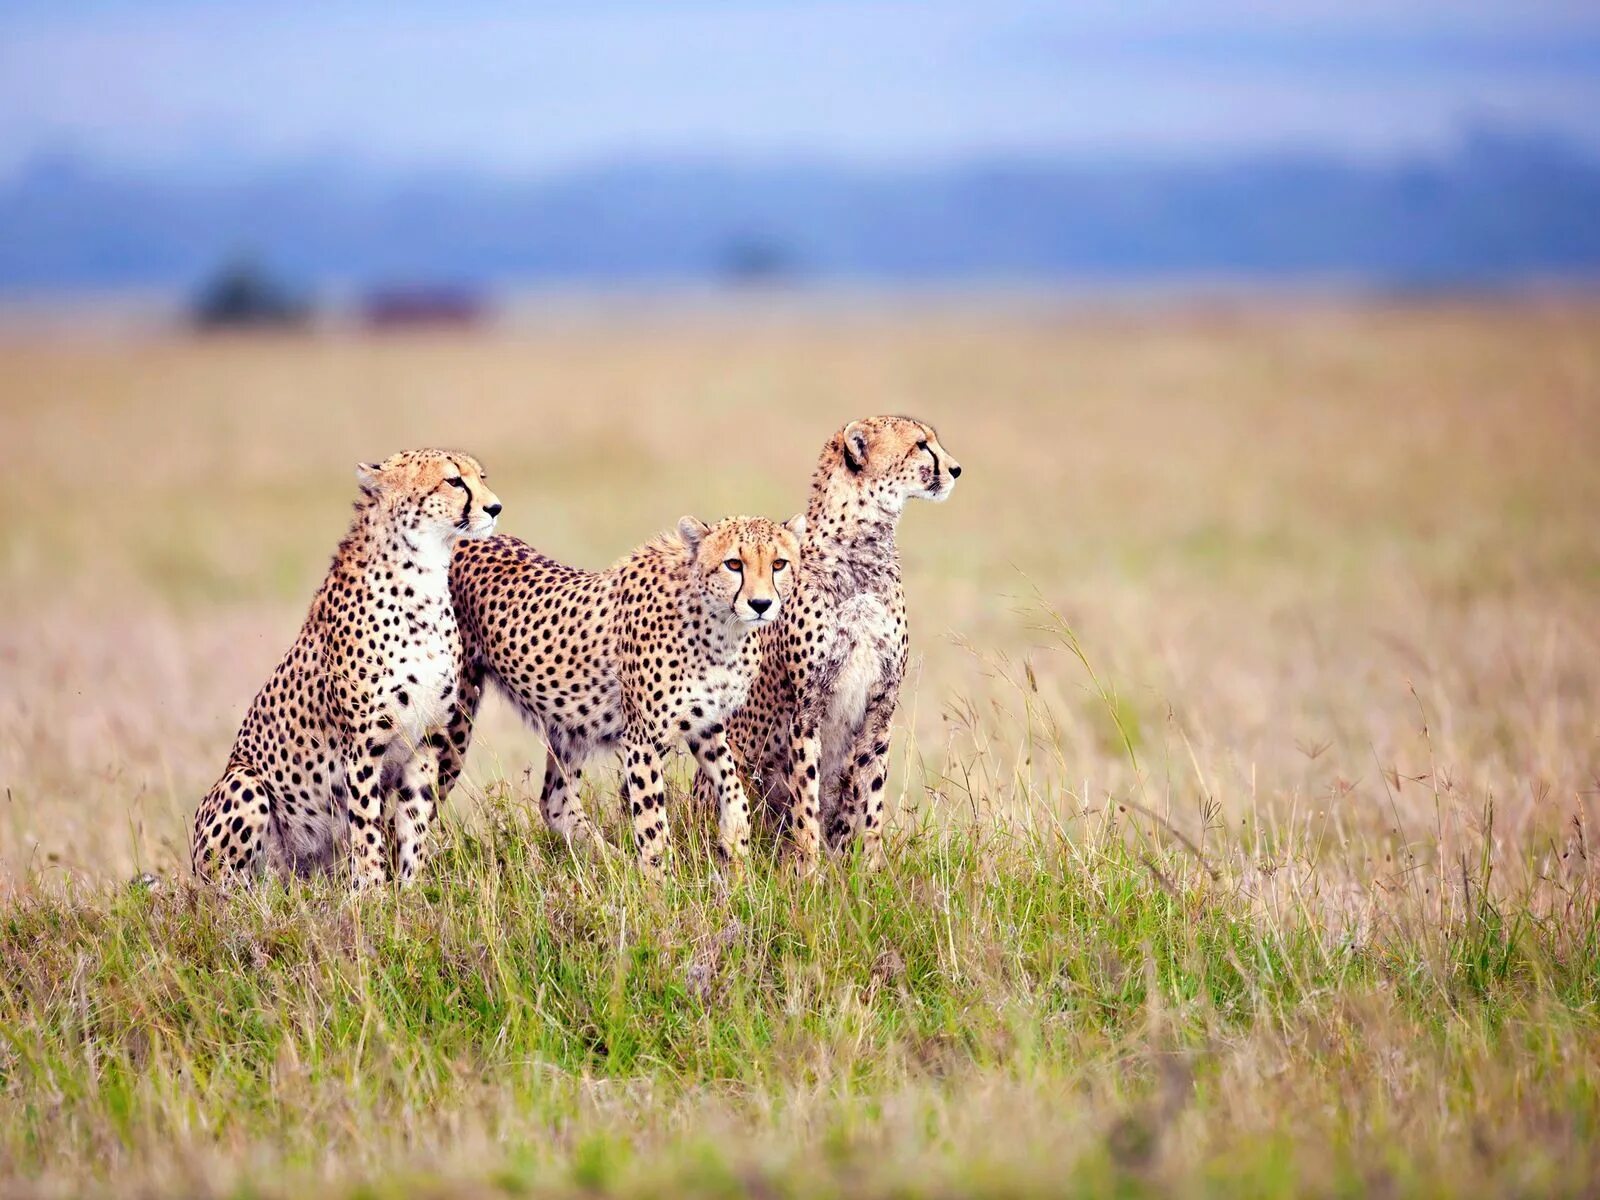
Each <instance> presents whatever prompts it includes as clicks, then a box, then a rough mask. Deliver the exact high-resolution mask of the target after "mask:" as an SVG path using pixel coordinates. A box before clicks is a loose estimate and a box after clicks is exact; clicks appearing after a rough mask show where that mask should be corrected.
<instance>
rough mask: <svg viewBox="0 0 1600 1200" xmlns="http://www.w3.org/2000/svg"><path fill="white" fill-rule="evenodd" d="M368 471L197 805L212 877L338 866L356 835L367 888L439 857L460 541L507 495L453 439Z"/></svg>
mask: <svg viewBox="0 0 1600 1200" xmlns="http://www.w3.org/2000/svg"><path fill="white" fill-rule="evenodd" d="M357 479H358V481H359V482H360V485H361V497H360V499H359V500H358V501H357V502H356V515H355V520H354V521H353V522H352V524H351V526H350V532H349V533H348V534H347V535H346V536H345V538H344V540H343V541H342V542H341V543H340V544H339V549H338V551H337V552H336V553H335V554H334V557H333V565H332V567H331V568H330V569H329V571H328V575H327V578H326V579H325V580H324V581H323V584H322V587H321V589H320V590H319V591H318V592H317V594H316V597H315V599H313V600H312V602H311V612H310V615H308V616H307V617H306V621H305V624H304V626H302V628H301V630H300V635H299V637H297V638H296V639H295V641H294V644H293V645H292V646H291V647H290V648H289V652H288V653H287V654H286V655H284V658H283V661H282V662H280V663H279V664H278V667H277V669H276V670H274V671H273V673H272V678H271V679H269V680H268V681H267V684H266V686H265V687H263V688H262V689H261V691H260V692H259V693H258V694H257V695H256V698H255V700H254V702H253V703H252V704H251V705H250V710H249V712H248V713H247V714H246V715H245V719H244V724H243V725H242V726H241V727H240V729H239V734H238V737H237V739H236V740H235V741H234V744H233V752H232V753H231V754H230V755H229V756H228V765H227V769H226V770H225V771H224V772H223V775H222V778H221V779H220V780H218V781H217V784H216V786H215V787H213V788H212V789H211V791H210V792H209V793H208V794H207V795H206V798H205V799H204V801H202V802H201V804H200V809H199V811H198V812H197V813H196V814H195V819H194V831H193V836H192V838H191V841H190V861H191V864H192V866H193V868H194V871H195V873H196V875H199V876H201V877H210V878H228V877H234V876H239V875H251V874H255V873H258V872H259V871H261V870H262V869H264V868H267V867H271V868H274V869H278V870H281V871H285V872H293V873H300V874H303V873H306V872H309V871H311V870H313V869H317V868H328V867H332V866H333V865H334V864H335V863H336V862H337V860H338V854H339V849H340V847H341V845H343V844H344V843H345V841H346V840H347V839H348V843H349V861H350V878H351V886H352V888H353V889H355V890H357V891H359V890H361V889H363V888H366V887H370V886H372V885H374V884H377V883H380V882H382V880H383V879H384V874H385V870H386V868H392V869H393V870H394V872H395V875H396V877H397V878H398V879H399V881H400V882H401V884H406V883H409V882H411V880H412V879H413V878H414V877H415V876H416V873H417V872H418V870H420V869H421V867H422V865H423V863H424V861H425V859H426V855H427V838H428V829H429V825H430V823H431V821H432V818H433V812H434V805H435V788H436V786H437V784H438V776H439V758H440V752H441V750H442V749H443V748H444V746H445V744H446V743H445V739H444V736H443V734H444V728H445V725H446V722H447V721H448V720H449V717H450V715H451V713H452V712H453V710H454V707H455V700H456V682H457V679H458V677H459V675H460V671H461V638H460V634H459V632H458V631H457V628H456V620H455V615H454V612H453V610H452V608H451V604H450V589H449V564H450V549H451V547H452V545H453V544H454V543H455V542H456V541H457V540H458V539H462V538H475V537H482V536H485V535H487V534H489V533H490V532H492V531H493V529H494V523H495V518H496V517H497V516H498V515H499V513H500V501H499V500H498V499H497V498H496V497H495V495H494V493H493V492H491V491H489V489H488V487H487V485H486V484H485V483H484V476H483V468H482V467H481V466H479V464H478V462H477V460H476V459H474V458H472V457H471V456H469V455H466V454H455V453H449V452H446V451H443V450H413V451H407V452H404V453H401V454H396V455H394V456H393V457H391V458H388V459H386V460H385V461H383V462H382V463H376V464H374V463H363V464H361V465H360V466H359V467H358V469H357ZM391 839H392V843H391Z"/></svg>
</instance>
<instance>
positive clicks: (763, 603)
mask: <svg viewBox="0 0 1600 1200" xmlns="http://www.w3.org/2000/svg"><path fill="white" fill-rule="evenodd" d="M748 603H749V605H750V611H751V612H753V613H755V614H756V616H758V617H759V616H760V615H761V614H762V613H764V612H766V611H767V609H769V608H771V607H772V601H771V600H751V601H749V602H748Z"/></svg>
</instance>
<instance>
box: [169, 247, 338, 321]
mask: <svg viewBox="0 0 1600 1200" xmlns="http://www.w3.org/2000/svg"><path fill="white" fill-rule="evenodd" d="M191 312H192V318H193V321H194V324H195V326H196V327H197V328H199V329H241V328H252V327H253V328H262V327H267V328H275V329H285V328H298V327H299V326H302V325H305V324H306V323H307V322H308V321H310V319H311V309H310V306H309V305H308V304H307V303H306V302H305V301H304V300H303V299H301V298H300V297H298V296H296V295H294V294H293V293H291V292H290V291H289V290H288V288H286V287H285V286H284V285H283V284H282V283H280V282H279V281H278V280H276V279H274V278H273V277H272V276H271V275H270V274H268V273H267V272H266V271H265V270H264V269H263V268H262V267H261V266H260V264H259V263H257V262H255V261H254V260H253V259H250V258H238V259H235V260H233V261H232V262H230V263H228V264H227V265H225V266H224V267H223V268H222V269H221V270H220V271H218V272H217V274H216V275H214V276H213V277H212V278H211V279H210V280H209V281H208V282H207V283H206V284H205V285H204V286H203V287H202V288H201V289H200V292H199V294H198V295H197V296H196V297H195V300H194V305H193V308H192V310H191Z"/></svg>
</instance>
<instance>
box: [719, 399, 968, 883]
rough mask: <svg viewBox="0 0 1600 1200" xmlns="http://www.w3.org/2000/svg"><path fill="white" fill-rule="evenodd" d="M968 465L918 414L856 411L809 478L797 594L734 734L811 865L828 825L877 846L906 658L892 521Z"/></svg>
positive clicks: (834, 842) (771, 639) (946, 491)
mask: <svg viewBox="0 0 1600 1200" xmlns="http://www.w3.org/2000/svg"><path fill="white" fill-rule="evenodd" d="M960 475H961V464H960V463H958V462H956V460H955V459H953V458H951V457H950V454H949V452H948V451H946V450H945V448H944V447H943V446H942V445H941V444H940V443H939V435H938V434H937V433H935V432H934V429H933V426H931V425H929V424H927V423H926V422H923V421H918V420H915V419H913V418H911V417H869V418H867V419H866V420H862V421H852V422H851V423H850V424H849V425H846V426H845V427H844V428H843V429H841V430H839V431H838V432H837V433H835V434H834V435H833V437H832V438H830V439H829V441H828V444H827V445H826V446H824V447H823V449H822V456H821V458H820V460H819V461H818V463H817V469H816V472H815V473H814V474H813V476H812V480H811V498H810V501H809V502H808V504H807V507H806V532H805V537H804V538H803V539H802V546H801V555H800V568H799V574H798V577H797V579H796V580H795V585H794V587H795V594H794V595H793V596H792V597H791V598H790V600H789V603H788V604H787V605H785V607H784V615H783V619H782V620H780V621H779V622H778V623H777V625H775V626H773V627H772V628H770V629H764V630H762V632H761V651H762V662H761V674H760V677H759V678H758V679H757V680H756V684H755V687H754V688H752V689H751V694H750V699H749V702H748V703H747V704H746V705H745V707H744V708H743V709H742V710H741V711H740V712H739V713H738V714H736V715H735V717H734V719H733V721H732V723H731V728H730V731H729V742H730V744H731V745H732V747H733V751H734V753H735V755H737V757H738V760H739V762H740V763H741V765H743V766H744V768H745V769H746V772H747V773H748V774H749V775H750V776H751V777H752V778H753V779H755V780H756V781H757V782H758V784H759V787H760V792H761V795H762V798H763V799H764V800H765V801H766V802H767V804H768V805H769V807H771V808H774V809H776V810H777V811H778V813H779V815H780V816H785V815H786V816H787V819H788V823H789V827H790V831H791V833H792V835H793V837H794V843H795V851H796V854H797V855H798V857H799V859H800V861H801V862H802V863H803V864H810V863H812V862H814V861H815V860H816V857H817V854H818V849H819V834H820V831H821V827H822V825H823V823H825V824H826V828H827V833H828V843H829V845H830V846H832V847H834V848H835V849H842V848H843V847H844V846H846V845H847V844H848V843H849V842H850V840H851V839H852V838H854V837H856V836H857V835H859V837H860V839H861V843H862V850H863V853H864V856H865V858H866V860H867V862H868V863H869V864H871V865H876V864H877V863H878V862H879V861H880V860H881V857H882V832H883V785H884V779H885V777H886V775H887V771H888V755H889V722H890V719H891V718H892V717H893V716H894V710H895V706H896V704H897V703H898V700H899V695H900V682H901V679H902V677H903V676H904V674H905V666H906V648H907V641H908V639H907V633H906V603H905V592H904V590H903V589H902V587H901V584H900V553H899V550H898V549H897V548H896V546H895V529H896V527H897V526H898V525H899V523H900V514H901V511H902V510H903V509H904V508H905V503H906V501H907V500H910V499H922V500H934V501H942V500H946V499H948V498H949V496H950V493H951V491H952V490H953V489H954V488H955V482H956V479H957V478H958V477H959V476H960Z"/></svg>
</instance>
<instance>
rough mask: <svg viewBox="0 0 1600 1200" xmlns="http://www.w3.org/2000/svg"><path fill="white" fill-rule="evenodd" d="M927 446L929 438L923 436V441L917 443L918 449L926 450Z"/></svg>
mask: <svg viewBox="0 0 1600 1200" xmlns="http://www.w3.org/2000/svg"><path fill="white" fill-rule="evenodd" d="M927 448H928V440H927V438H923V440H922V441H920V442H918V443H917V449H918V450H926V449H927Z"/></svg>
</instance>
